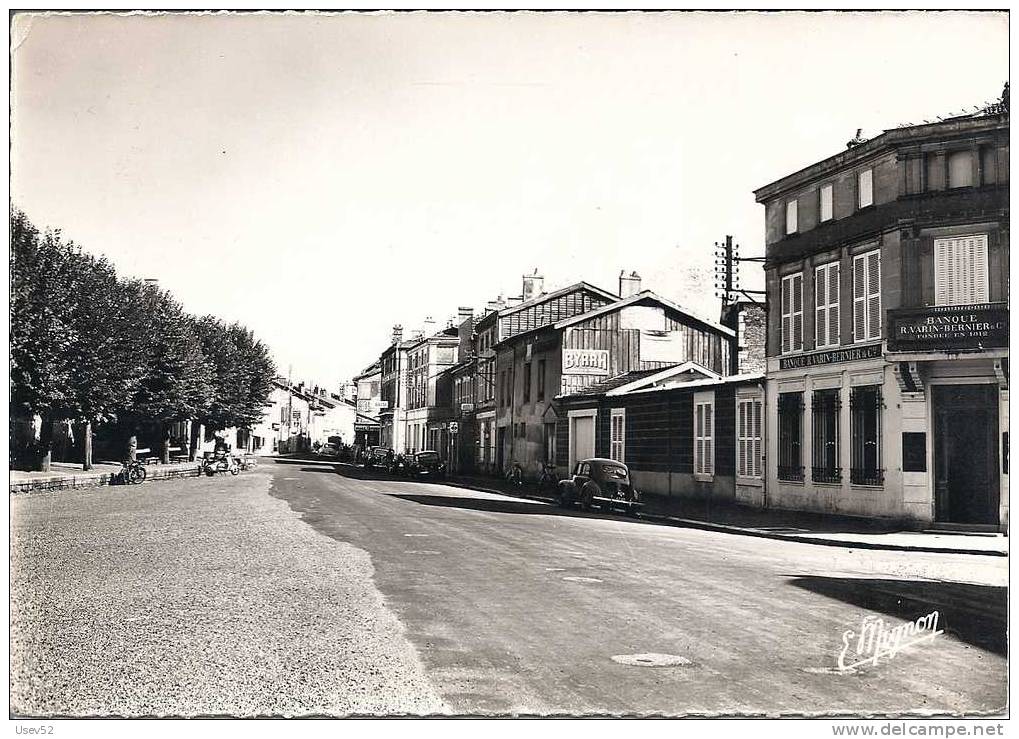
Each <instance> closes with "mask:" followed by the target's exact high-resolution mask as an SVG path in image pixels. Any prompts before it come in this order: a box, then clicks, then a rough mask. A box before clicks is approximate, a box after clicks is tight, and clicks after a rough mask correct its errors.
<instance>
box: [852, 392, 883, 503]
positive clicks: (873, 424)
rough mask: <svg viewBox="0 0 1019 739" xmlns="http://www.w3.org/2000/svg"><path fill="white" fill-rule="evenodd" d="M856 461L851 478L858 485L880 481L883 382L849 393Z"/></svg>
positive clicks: (853, 456) (881, 474)
mask: <svg viewBox="0 0 1019 739" xmlns="http://www.w3.org/2000/svg"><path fill="white" fill-rule="evenodd" d="M849 410H850V436H851V438H852V451H853V454H852V461H851V466H850V468H849V480H850V482H852V483H853V484H854V485H880V484H882V483H883V482H884V472H883V471H882V469H881V386H880V385H872V386H864V387H854V388H853V390H852V392H851V394H850V396H849Z"/></svg>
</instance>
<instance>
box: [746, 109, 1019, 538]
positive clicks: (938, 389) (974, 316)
mask: <svg viewBox="0 0 1019 739" xmlns="http://www.w3.org/2000/svg"><path fill="white" fill-rule="evenodd" d="M1008 133H1009V123H1008V109H1007V101H1006V102H1005V104H1004V105H997V106H992V107H991V108H989V109H987V110H985V111H983V112H981V113H979V114H975V115H970V116H963V117H958V118H952V119H947V120H943V121H939V122H937V123H931V124H924V125H919V126H907V127H902V128H896V129H891V130H888V131H885V132H883V133H882V134H880V135H879V136H876V137H875V138H873V139H870V140H869V141H865V142H859V143H858V142H856V141H854V142H851V144H852V145H851V146H850V147H849V148H847V149H846V150H845V151H843V152H841V153H839V154H836V155H835V156H832V157H829V158H828V159H825V160H823V161H820V162H817V163H815V164H813V165H811V166H809V167H806V168H805V169H802V170H800V171H798V172H795V173H793V174H790V175H788V176H786V177H783V178H782V179H780V180H777V181H776V182H773V183H771V184H769V185H766V186H765V187H763V188H761V189H759V190H757V191H756V193H755V195H756V198H757V201H758V202H759V203H761V204H763V205H764V207H765V226H766V258H767V261H766V265H765V270H766V283H767V293H768V305H769V311H768V341H767V351H766V354H767V383H766V386H767V396H766V400H765V407H766V411H767V433H766V437H767V454H766V459H767V470H766V477H767V490H768V502H769V505H772V506H775V507H779V508H794V509H805V510H813V511H823V512H833V513H842V514H852V515H864V516H876V517H886V518H894V519H901V520H908V521H912V522H915V523H918V524H921V525H929V524H946V525H950V524H958V525H967V526H984V527H988V528H994V529H1004V528H1005V527H1006V526H1007V521H1008V462H1007V459H1008V457H1007V443H1008V441H1007V440H1008V339H1007V337H1008V330H1007V326H1008V282H1007V279H1008V278H1007V272H1008V202H1009V201H1008V180H1009V167H1008V148H1009V144H1008Z"/></svg>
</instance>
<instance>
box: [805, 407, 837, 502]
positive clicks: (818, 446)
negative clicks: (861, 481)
mask: <svg viewBox="0 0 1019 739" xmlns="http://www.w3.org/2000/svg"><path fill="white" fill-rule="evenodd" d="M839 406H840V401H839V391H838V390H837V389H835V390H815V391H814V396H813V399H812V401H811V405H810V408H811V416H810V419H811V424H812V427H813V445H812V449H811V479H812V480H813V481H814V482H840V481H841V480H842V469H841V468H840V467H839Z"/></svg>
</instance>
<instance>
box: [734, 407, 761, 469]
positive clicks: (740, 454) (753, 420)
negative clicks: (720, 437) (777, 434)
mask: <svg viewBox="0 0 1019 739" xmlns="http://www.w3.org/2000/svg"><path fill="white" fill-rule="evenodd" d="M748 409H749V413H747V410H748ZM763 415H764V399H763V397H762V396H761V393H744V394H737V396H736V470H735V472H736V477H737V478H738V479H745V480H756V481H760V480H761V479H763V477H764V464H763V451H764V418H763Z"/></svg>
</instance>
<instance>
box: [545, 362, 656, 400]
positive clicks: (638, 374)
mask: <svg viewBox="0 0 1019 739" xmlns="http://www.w3.org/2000/svg"><path fill="white" fill-rule="evenodd" d="M673 366H675V365H673ZM661 371H662V368H661V367H656V368H655V369H646V370H633V371H631V372H624V373H623V374H621V375H616V376H615V377H610V378H609V379H607V380H602V381H601V382H596V383H595V384H594V385H589V386H587V387H585V388H584V389H583V390H578V391H577V392H575V393H573V394H571V395H569V396H563V397H578V396H582V395H604V394H605V393H607V392H608V391H609V390H615V389H616V388H618V387H623V386H625V385H629V384H630V383H632V382H636V381H638V380H642V379H646V378H648V377H651V376H653V375H656V374H658V373H659V372H661Z"/></svg>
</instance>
